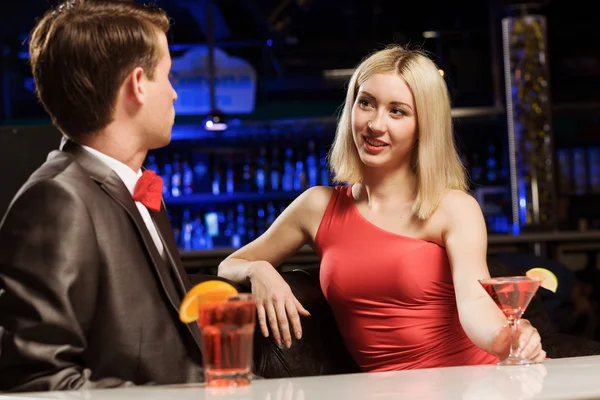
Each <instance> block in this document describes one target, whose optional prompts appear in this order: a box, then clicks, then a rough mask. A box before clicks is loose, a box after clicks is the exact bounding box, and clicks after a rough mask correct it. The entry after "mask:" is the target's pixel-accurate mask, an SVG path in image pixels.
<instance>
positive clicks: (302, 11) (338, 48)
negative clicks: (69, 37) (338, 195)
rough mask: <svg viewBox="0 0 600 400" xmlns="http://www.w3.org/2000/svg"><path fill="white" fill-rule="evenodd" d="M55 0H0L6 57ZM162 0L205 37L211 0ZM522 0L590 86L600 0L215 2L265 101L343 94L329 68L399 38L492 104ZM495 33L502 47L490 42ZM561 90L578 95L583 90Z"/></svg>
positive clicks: (177, 29)
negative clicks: (505, 29)
mask: <svg viewBox="0 0 600 400" xmlns="http://www.w3.org/2000/svg"><path fill="white" fill-rule="evenodd" d="M53 3H55V1H51V0H0V44H1V45H3V46H2V47H4V48H5V54H6V53H7V51H6V49H9V50H11V51H12V53H11V54H14V53H15V52H18V51H19V50H21V51H22V50H23V46H22V43H23V40H24V38H25V37H26V34H27V32H28V31H29V30H30V29H31V26H32V25H33V22H34V20H35V18H36V16H38V15H40V14H42V13H43V12H44V10H46V9H47V8H48V6H49V4H53ZM157 3H158V4H159V5H160V6H161V7H163V8H164V9H166V10H167V12H168V13H169V15H170V16H171V17H172V19H173V27H172V31H171V41H172V43H180V44H181V43H185V44H189V43H203V42H206V39H207V36H206V31H207V21H206V10H207V0H158V1H157ZM522 3H528V4H529V6H531V5H533V6H535V7H533V8H531V9H532V10H534V12H537V13H540V14H543V15H546V16H547V18H548V42H549V48H550V58H551V65H552V70H551V73H552V76H553V78H554V81H553V82H556V85H554V86H556V87H560V85H561V84H563V85H564V86H565V87H567V88H573V87H575V88H577V87H578V85H579V86H581V87H582V88H583V89H582V90H585V88H586V86H587V87H589V85H587V83H586V82H582V81H581V80H582V76H583V77H586V79H587V78H589V77H590V76H591V77H592V78H594V77H595V78H596V80H599V78H600V31H599V30H598V29H597V28H598V25H599V24H600V17H599V15H600V6H599V3H600V2H598V1H597V0H573V1H566V0H529V1H519V0H462V1H442V0H421V1H418V2H417V1H399V0H372V1H368V0H364V1H361V0H216V1H215V4H216V10H215V13H214V16H215V19H214V24H213V25H214V28H215V29H214V36H215V40H216V43H217V45H219V46H220V47H222V48H223V49H224V50H225V51H227V52H228V53H229V54H232V55H236V56H239V57H242V58H244V59H246V60H248V61H250V62H251V63H252V64H253V65H254V67H255V68H256V70H257V72H258V75H259V93H258V100H259V102H260V101H262V102H264V101H283V100H310V99H311V98H312V99H314V98H317V99H319V100H325V99H331V100H339V99H341V95H342V93H343V82H341V81H331V80H326V79H324V78H323V71H325V70H330V69H345V68H352V67H353V66H355V65H356V64H357V63H358V62H359V61H360V59H361V58H363V57H364V56H365V55H366V54H368V53H369V52H371V51H372V50H374V49H377V48H381V47H382V46H384V45H386V44H389V43H399V44H410V45H411V46H419V47H422V48H424V49H426V50H428V51H430V52H431V54H432V56H433V58H434V59H435V60H436V61H437V62H438V63H439V64H440V66H441V67H442V68H444V69H445V70H448V71H449V72H450V74H451V78H452V79H453V81H452V82H449V84H451V91H454V92H453V97H454V103H455V105H456V104H458V105H486V104H487V105H489V104H490V103H491V102H493V96H494V95H493V93H492V92H493V79H494V76H493V73H492V71H493V70H492V68H491V65H492V61H493V56H494V55H496V56H498V58H497V59H496V65H500V74H501V58H500V56H501V54H500V52H501V49H500V47H501V42H500V41H501V37H500V19H501V18H502V17H504V16H507V15H511V14H514V13H515V12H516V11H515V10H514V8H511V7H514V6H515V5H517V4H522ZM424 31H436V32H439V33H440V37H439V39H425V38H424V37H423V32H424ZM493 39H495V40H496V42H495V43H496V46H497V47H493V46H492V47H490V46H491V44H493V43H494V41H493ZM267 43H270V44H271V46H269V45H267ZM494 50H495V51H494ZM9 62H10V60H9ZM586 65H587V67H586ZM580 66H583V68H584V69H586V68H587V69H586V71H587V72H586V74H583V75H581V73H578V72H577V71H578V68H579V67H580ZM596 67H597V69H598V70H597V71H596V69H595V68H596ZM569 74H570V75H569ZM500 78H501V77H500ZM577 79H579V81H578V80H577ZM598 89H599V90H600V87H599V88H598ZM569 90H570V89H569ZM567 92H568V90H567ZM561 93H562V92H561ZM561 96H562V97H563V98H564V99H565V100H572V98H578V97H580V96H581V92H573V91H572V92H571V93H566V92H565V93H563V94H558V97H559V98H560V97H561ZM555 97H556V95H555Z"/></svg>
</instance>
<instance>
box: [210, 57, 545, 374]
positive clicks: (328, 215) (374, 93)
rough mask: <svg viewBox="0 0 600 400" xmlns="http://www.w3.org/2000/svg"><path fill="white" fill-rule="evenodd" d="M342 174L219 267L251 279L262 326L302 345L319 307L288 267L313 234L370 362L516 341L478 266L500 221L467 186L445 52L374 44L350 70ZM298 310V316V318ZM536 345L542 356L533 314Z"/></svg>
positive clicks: (495, 347)
mask: <svg viewBox="0 0 600 400" xmlns="http://www.w3.org/2000/svg"><path fill="white" fill-rule="evenodd" d="M330 162H331V167H332V169H333V170H334V171H335V179H336V181H338V182H346V183H347V184H348V185H347V186H340V187H336V188H329V187H315V188H311V189H309V190H307V191H306V192H304V193H303V194H302V195H301V196H299V197H298V198H297V199H296V200H295V201H294V202H293V203H292V204H291V205H290V206H289V207H288V208H287V209H286V210H285V211H284V212H283V213H282V214H281V216H280V217H279V218H278V219H277V220H276V221H275V222H274V224H273V225H272V226H271V227H270V228H269V230H268V231H267V232H266V233H265V234H264V235H262V236H261V237H260V238H258V239H257V240H255V241H253V242H252V243H250V244H248V245H247V246H245V247H243V248H241V249H240V250H238V251H236V252H235V253H233V254H232V255H231V256H230V257H229V258H227V259H226V260H224V261H223V262H222V263H221V265H220V266H219V275H221V276H223V277H226V278H229V279H232V280H234V281H237V282H244V281H247V280H249V281H250V282H251V284H252V292H253V293H254V295H255V296H256V302H257V309H258V319H259V324H260V327H261V331H262V333H263V334H264V335H265V336H268V335H269V327H270V330H271V332H272V334H273V336H274V339H275V340H276V341H277V343H279V344H282V341H283V344H285V345H286V346H287V347H289V346H290V345H291V339H292V338H291V333H290V329H289V326H290V325H291V326H292V329H293V333H294V335H295V337H296V338H298V339H299V338H300V337H301V335H302V331H301V326H300V321H299V315H303V316H308V315H309V313H308V311H306V310H305V309H304V308H303V307H302V305H301V304H300V303H299V302H298V300H297V299H296V298H295V297H294V296H293V294H292V293H291V291H290V288H289V286H288V285H287V284H286V283H285V282H284V280H283V279H282V278H281V276H280V275H279V274H278V273H277V271H276V269H275V268H276V267H277V266H279V265H280V264H281V263H282V262H283V261H284V260H285V259H286V257H288V256H290V255H293V254H294V253H295V252H296V251H297V250H298V249H299V248H300V247H302V246H303V245H305V244H309V245H311V246H312V247H313V248H314V249H315V250H316V252H317V253H318V254H319V256H320V258H321V279H320V281H321V287H322V290H323V293H324V295H325V297H326V298H327V301H328V302H329V304H330V306H331V308H332V311H333V313H334V315H335V318H336V321H337V324H338V326H339V328H340V332H341V334H342V337H343V339H344V342H345V344H346V347H347V348H348V350H349V352H350V353H351V354H352V356H353V357H354V359H355V361H356V362H357V364H358V365H359V366H360V367H361V369H362V370H364V371H386V370H399V369H411V368H427V367H442V366H452V365H472V364H491V363H495V362H497V361H498V358H500V359H503V358H505V357H507V355H508V353H509V332H508V329H507V327H506V318H505V317H504V315H503V314H502V313H501V311H500V310H499V308H498V307H497V306H496V305H495V304H494V302H493V301H492V300H491V298H490V297H489V296H488V295H487V294H486V293H485V291H484V290H483V288H482V287H481V285H480V284H479V282H478V279H481V278H487V277H489V272H488V269H487V265H486V249H487V232H486V226H485V222H484V219H483V216H482V213H481V209H480V207H479V205H478V203H477V202H476V201H475V199H474V198H473V197H471V196H470V195H468V194H467V193H466V189H467V184H466V179H465V173H464V169H463V166H462V165H461V162H460V160H459V157H458V155H457V152H456V149H455V146H454V141H453V136H452V118H451V115H450V102H449V98H448V92H447V88H446V85H445V82H444V80H443V79H442V77H441V76H440V74H439V72H438V69H437V67H436V66H435V64H434V63H433V62H432V61H430V60H429V59H428V58H427V57H426V56H425V55H423V54H422V53H420V52H417V51H409V50H405V49H403V48H401V47H397V46H394V47H390V48H387V49H384V50H381V51H379V52H376V53H374V54H372V55H371V56H370V57H368V58H367V59H365V60H364V61H363V62H362V63H361V64H360V65H359V66H358V68H357V69H356V71H355V72H354V75H353V76H352V78H351V80H350V84H349V87H348V92H347V95H346V102H345V106H344V109H343V112H342V115H341V117H340V121H339V126H338V129H337V132H336V137H335V142H334V145H333V148H332V150H331V154H330ZM290 323H291V324H290ZM519 341H520V345H521V348H522V354H523V355H524V356H526V357H529V358H531V359H532V360H534V361H542V360H543V359H544V358H545V355H546V353H545V352H544V350H542V347H541V342H540V336H539V334H538V333H537V331H536V330H535V329H534V328H533V327H532V326H531V325H530V324H529V322H528V321H522V330H521V335H520V337H519Z"/></svg>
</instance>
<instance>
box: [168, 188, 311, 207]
mask: <svg viewBox="0 0 600 400" xmlns="http://www.w3.org/2000/svg"><path fill="white" fill-rule="evenodd" d="M301 193H302V192H298V191H293V192H264V193H256V192H250V193H242V192H238V193H231V194H218V195H215V194H212V193H196V194H189V195H183V196H178V197H166V198H165V203H166V204H167V205H168V206H174V205H203V204H210V205H215V204H224V203H235V202H249V201H282V200H292V199H295V198H296V197H298V196H299V195H300V194H301Z"/></svg>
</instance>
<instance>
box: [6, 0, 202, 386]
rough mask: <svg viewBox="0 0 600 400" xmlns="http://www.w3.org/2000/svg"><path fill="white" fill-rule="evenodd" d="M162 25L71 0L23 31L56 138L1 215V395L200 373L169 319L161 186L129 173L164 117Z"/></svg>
mask: <svg viewBox="0 0 600 400" xmlns="http://www.w3.org/2000/svg"><path fill="white" fill-rule="evenodd" d="M168 28H169V19H168V17H167V15H166V14H165V12H164V11H162V10H161V9H158V8H155V7H148V6H144V5H140V4H136V3H135V2H133V1H127V0H120V1H119V0H103V1H93V0H71V1H67V2H64V3H63V4H61V5H59V6H58V7H57V8H55V9H53V10H51V11H49V12H48V13H47V14H45V15H44V16H43V17H42V18H41V20H40V21H39V22H38V24H37V25H36V27H35V28H34V30H33V32H32V35H31V41H30V53H31V66H32V70H33V75H34V78H35V82H36V87H37V93H38V96H39V99H40V101H41V102H42V104H43V105H44V107H45V109H46V110H47V112H48V113H49V114H50V116H51V117H52V121H53V123H54V124H55V125H56V126H57V127H58V128H59V129H60V131H61V132H62V133H63V135H64V137H65V140H64V141H63V143H62V145H61V149H60V151H55V152H52V153H50V155H49V157H48V160H47V161H46V162H45V163H44V164H43V165H42V166H41V167H40V168H39V169H38V170H37V171H36V172H35V173H34V174H33V175H32V176H31V177H30V178H29V180H28V181H27V182H26V183H25V185H24V186H23V187H22V188H21V190H20V191H19V192H18V193H17V195H16V197H15V198H14V199H13V201H12V203H11V206H10V207H9V209H8V211H7V213H6V215H5V216H4V219H3V220H2V222H1V223H0V335H1V338H0V346H1V347H0V390H4V391H34V390H59V389H84V388H85V389H89V388H107V387H122V386H129V385H134V384H147V383H154V384H170V383H182V382H197V381H201V380H202V374H201V372H202V369H201V353H200V346H199V333H198V330H197V328H196V327H194V326H192V325H185V324H183V323H181V322H179V320H178V308H179V305H180V302H181V299H182V297H183V295H184V294H185V291H186V290H187V289H188V281H187V278H186V276H185V272H184V270H183V267H182V264H181V260H180V258H179V255H178V253H177V248H176V245H175V241H174V238H173V234H172V231H171V228H170V224H169V221H168V219H167V214H166V212H165V209H164V206H163V205H162V203H161V198H160V194H158V195H154V197H153V196H152V194H151V193H150V192H148V190H151V189H152V186H153V187H154V188H155V189H156V188H157V186H160V183H161V182H160V180H159V181H158V182H156V181H155V180H154V179H153V177H152V175H146V174H144V177H143V178H142V179H141V180H140V182H142V181H145V182H151V183H152V185H150V189H144V188H143V185H141V184H140V183H139V182H138V178H139V177H140V175H142V173H141V171H140V170H141V166H142V163H143V161H144V159H145V157H146V154H147V152H148V151H149V150H151V149H156V148H160V147H163V146H165V145H167V144H168V143H169V141H170V135H171V128H172V126H173V122H174V115H175V113H174V108H173V102H174V101H175V100H176V99H177V94H176V93H175V91H174V90H173V87H172V86H171V84H170V82H169V70H170V68H171V59H170V56H169V49H168V44H167V37H166V32H167V30H168ZM136 190H137V192H136ZM158 191H160V187H158ZM134 197H135V199H136V200H134ZM146 200H150V202H147V201H146Z"/></svg>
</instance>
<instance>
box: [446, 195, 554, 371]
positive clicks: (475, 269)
mask: <svg viewBox="0 0 600 400" xmlns="http://www.w3.org/2000/svg"><path fill="white" fill-rule="evenodd" d="M440 211H441V212H442V215H443V217H444V221H445V224H444V230H443V233H442V238H443V241H444V244H445V247H446V251H447V253H448V258H449V260H450V265H451V268H452V278H453V281H454V289H455V292H456V303H457V306H458V313H459V317H460V322H461V325H462V327H463V329H464V330H465V332H466V334H467V335H468V336H469V338H470V339H471V340H472V341H473V343H475V344H476V345H477V346H478V347H480V348H482V349H484V350H486V351H488V352H490V353H492V354H495V355H496V356H498V357H500V358H505V357H506V356H508V353H509V349H510V335H509V330H508V328H507V326H506V322H507V321H506V317H505V316H504V314H503V313H502V311H500V308H499V307H498V306H497V305H496V304H495V303H494V301H493V300H492V298H491V297H490V296H489V295H488V294H487V293H486V292H485V290H484V289H483V287H482V286H481V284H480V283H479V282H478V280H479V279H483V278H488V277H489V276H490V275H489V271H488V267H487V262H486V254H487V229H486V225H485V221H484V218H483V214H482V212H481V208H480V207H479V204H478V203H477V201H476V200H475V199H474V198H473V197H471V196H469V195H468V194H466V193H464V192H460V191H451V192H448V193H447V194H446V196H445V197H444V198H443V200H442V203H441V204H440ZM523 322H524V323H523V324H522V329H521V336H520V341H521V344H522V348H524V355H525V356H526V357H527V356H528V357H530V358H531V359H534V360H535V361H541V360H543V359H544V357H545V352H544V351H543V350H542V348H541V343H540V338H539V334H538V333H537V330H536V329H535V328H533V327H532V326H531V324H529V322H528V321H523Z"/></svg>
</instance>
